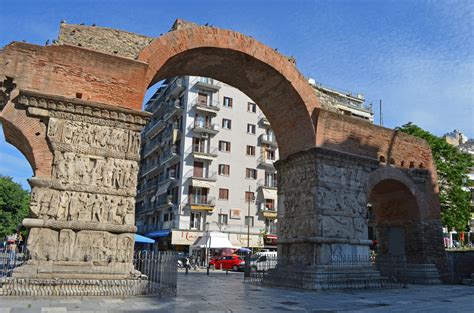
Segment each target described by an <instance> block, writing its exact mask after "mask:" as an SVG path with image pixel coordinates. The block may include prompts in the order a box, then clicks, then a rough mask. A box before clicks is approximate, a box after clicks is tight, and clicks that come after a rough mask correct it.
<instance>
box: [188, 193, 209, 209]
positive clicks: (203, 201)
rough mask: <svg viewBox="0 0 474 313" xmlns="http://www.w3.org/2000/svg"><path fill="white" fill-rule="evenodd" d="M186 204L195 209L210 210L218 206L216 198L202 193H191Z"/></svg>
mask: <svg viewBox="0 0 474 313" xmlns="http://www.w3.org/2000/svg"><path fill="white" fill-rule="evenodd" d="M185 203H186V206H187V207H188V208H190V209H191V210H194V211H206V212H210V211H212V210H214V207H215V206H216V198H215V197H209V196H202V195H189V196H188V198H187V200H186V202H185Z"/></svg>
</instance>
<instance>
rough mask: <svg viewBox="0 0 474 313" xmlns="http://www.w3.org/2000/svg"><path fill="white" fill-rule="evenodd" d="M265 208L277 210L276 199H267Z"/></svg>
mask: <svg viewBox="0 0 474 313" xmlns="http://www.w3.org/2000/svg"><path fill="white" fill-rule="evenodd" d="M265 209H266V210H270V211H275V200H273V199H265Z"/></svg>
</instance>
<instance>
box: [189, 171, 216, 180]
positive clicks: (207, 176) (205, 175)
mask: <svg viewBox="0 0 474 313" xmlns="http://www.w3.org/2000/svg"><path fill="white" fill-rule="evenodd" d="M185 177H189V178H192V179H200V180H207V181H216V180H217V173H216V172H214V171H205V170H203V172H202V173H201V175H197V174H196V172H195V171H194V169H191V170H189V171H188V172H187V173H186V175H185Z"/></svg>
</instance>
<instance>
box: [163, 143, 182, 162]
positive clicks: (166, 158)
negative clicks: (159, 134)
mask: <svg viewBox="0 0 474 313" xmlns="http://www.w3.org/2000/svg"><path fill="white" fill-rule="evenodd" d="M177 161H179V150H178V147H176V146H171V147H169V148H168V149H166V151H165V152H164V154H163V156H162V157H161V158H160V163H161V164H162V165H170V164H174V163H176V162H177Z"/></svg>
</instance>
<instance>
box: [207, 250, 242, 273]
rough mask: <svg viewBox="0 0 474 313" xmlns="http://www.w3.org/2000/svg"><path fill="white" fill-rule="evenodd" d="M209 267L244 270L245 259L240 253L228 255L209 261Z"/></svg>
mask: <svg viewBox="0 0 474 313" xmlns="http://www.w3.org/2000/svg"><path fill="white" fill-rule="evenodd" d="M209 267H210V268H215V269H223V270H233V271H235V272H237V271H240V270H243V269H244V267H245V261H244V260H242V259H241V258H240V257H239V256H238V255H235V254H234V255H226V256H221V257H219V258H217V259H212V260H211V261H209Z"/></svg>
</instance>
